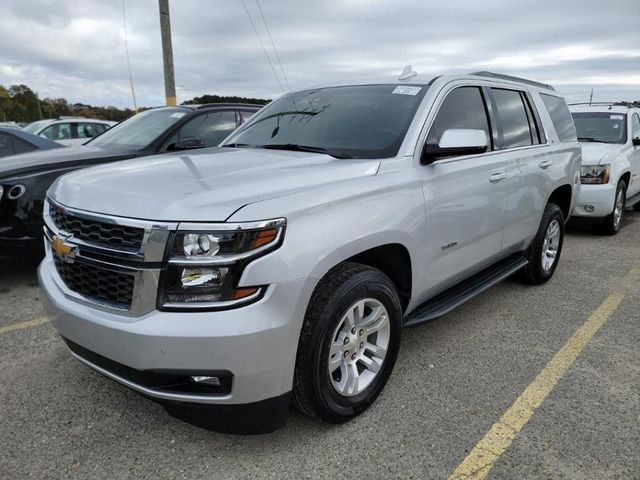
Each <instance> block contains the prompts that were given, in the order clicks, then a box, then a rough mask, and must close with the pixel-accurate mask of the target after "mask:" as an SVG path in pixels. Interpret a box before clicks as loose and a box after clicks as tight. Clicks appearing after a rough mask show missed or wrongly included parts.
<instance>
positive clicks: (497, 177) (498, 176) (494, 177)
mask: <svg viewBox="0 0 640 480" xmlns="http://www.w3.org/2000/svg"><path fill="white" fill-rule="evenodd" d="M505 178H507V174H506V173H494V174H493V175H491V176H490V177H489V181H490V182H491V183H498V182H499V181H500V180H504V179H505Z"/></svg>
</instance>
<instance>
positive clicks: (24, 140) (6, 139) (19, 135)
mask: <svg viewBox="0 0 640 480" xmlns="http://www.w3.org/2000/svg"><path fill="white" fill-rule="evenodd" d="M63 146H64V145H61V144H59V143H56V142H53V141H51V140H48V139H46V138H42V137H38V136H37V135H33V134H32V133H29V132H25V131H24V130H21V129H19V128H15V127H2V126H0V157H7V156H9V155H19V154H22V153H29V152H33V151H34V150H50V149H52V148H60V147H63Z"/></svg>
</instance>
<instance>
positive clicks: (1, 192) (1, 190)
mask: <svg viewBox="0 0 640 480" xmlns="http://www.w3.org/2000/svg"><path fill="white" fill-rule="evenodd" d="M3 194H4V187H3V186H2V185H0V200H2V195H3Z"/></svg>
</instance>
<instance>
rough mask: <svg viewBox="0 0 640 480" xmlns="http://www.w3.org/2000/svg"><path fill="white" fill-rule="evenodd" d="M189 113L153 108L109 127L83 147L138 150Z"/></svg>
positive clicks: (179, 110) (180, 110)
mask: <svg viewBox="0 0 640 480" xmlns="http://www.w3.org/2000/svg"><path fill="white" fill-rule="evenodd" d="M188 112H189V111H188V110H187V109H183V108H154V109H152V110H146V111H144V112H140V113H138V114H136V115H134V116H133V117H131V118H128V119H127V120H125V121H124V122H120V123H119V124H118V125H116V126H114V127H111V128H110V129H109V130H107V131H106V132H104V133H103V134H102V135H99V136H97V137H96V138H94V139H93V140H91V141H89V142H87V143H86V144H85V145H90V146H92V147H108V148H118V149H133V150H139V149H142V148H144V147H146V146H147V145H149V144H150V143H151V142H153V141H154V140H155V139H156V138H158V136H159V135H160V134H162V132H164V131H165V130H166V129H167V128H169V127H170V126H171V125H173V124H175V123H176V122H178V121H179V120H180V119H181V118H182V117H184V116H185V115H186V114H187V113H188Z"/></svg>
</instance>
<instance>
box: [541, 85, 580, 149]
mask: <svg viewBox="0 0 640 480" xmlns="http://www.w3.org/2000/svg"><path fill="white" fill-rule="evenodd" d="M540 98H542V101H543V102H544V105H545V107H547V111H548V112H549V116H550V117H551V122H552V123H553V127H554V128H555V129H556V133H557V134H558V138H559V139H560V141H561V142H575V141H576V129H575V126H574V125H573V119H572V118H571V114H570V113H569V107H567V103H566V102H565V101H564V98H561V97H556V96H554V95H547V94H545V93H541V94H540Z"/></svg>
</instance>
